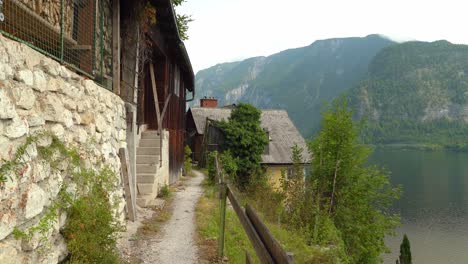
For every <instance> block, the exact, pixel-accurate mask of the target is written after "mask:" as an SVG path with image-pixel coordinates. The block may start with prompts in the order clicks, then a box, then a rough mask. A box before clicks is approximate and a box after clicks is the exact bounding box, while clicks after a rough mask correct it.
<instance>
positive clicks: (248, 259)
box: [245, 251, 252, 264]
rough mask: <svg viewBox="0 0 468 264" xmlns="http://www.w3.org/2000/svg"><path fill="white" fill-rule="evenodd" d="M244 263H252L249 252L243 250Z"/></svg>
mask: <svg viewBox="0 0 468 264" xmlns="http://www.w3.org/2000/svg"><path fill="white" fill-rule="evenodd" d="M245 264H252V259H251V258H250V254H249V252H247V251H245Z"/></svg>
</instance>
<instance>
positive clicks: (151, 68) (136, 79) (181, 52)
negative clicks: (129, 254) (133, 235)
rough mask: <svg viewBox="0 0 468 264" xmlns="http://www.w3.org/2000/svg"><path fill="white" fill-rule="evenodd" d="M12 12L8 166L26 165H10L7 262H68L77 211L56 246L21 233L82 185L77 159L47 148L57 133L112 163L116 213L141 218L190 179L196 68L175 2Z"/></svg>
mask: <svg viewBox="0 0 468 264" xmlns="http://www.w3.org/2000/svg"><path fill="white" fill-rule="evenodd" d="M148 7H151V10H147V9H148ZM156 10H157V12H156ZM0 12H1V13H2V16H3V18H4V19H3V20H2V21H0V168H3V167H2V166H3V165H5V164H10V163H11V161H12V160H14V159H16V158H18V160H20V161H21V162H20V164H21V166H19V167H18V168H15V169H9V170H5V171H7V172H5V171H3V170H1V169H0V173H3V174H1V175H0V179H3V181H0V263H2V264H4V263H58V262H60V261H61V260H63V259H64V258H65V257H66V256H67V254H68V251H67V247H66V243H65V240H64V238H63V236H62V235H61V233H60V230H61V229H62V228H63V226H64V225H65V223H66V221H67V216H66V214H64V213H61V214H59V215H58V216H57V217H56V219H54V221H53V223H55V224H54V225H53V226H52V228H51V229H50V230H49V232H48V233H47V234H46V235H47V241H48V243H45V242H44V241H43V240H41V239H34V238H33V239H31V240H27V241H26V240H24V239H21V238H15V236H14V235H13V231H14V230H15V228H17V229H20V230H21V229H25V228H28V227H30V226H33V225H36V224H37V223H39V221H40V220H41V219H42V218H43V217H44V214H45V212H46V211H47V208H48V207H49V206H51V204H53V203H54V201H55V200H56V199H57V198H58V193H59V191H60V190H61V189H62V188H63V187H64V182H67V185H68V186H74V185H73V183H74V181H75V179H74V178H73V177H72V175H71V174H70V173H69V172H67V166H68V164H67V163H66V162H65V161H64V162H61V163H60V164H59V165H56V164H51V163H50V162H47V161H44V160H43V159H39V158H38V156H39V154H40V153H38V149H39V148H43V147H47V146H50V145H51V144H53V143H52V140H51V137H52V136H54V137H56V138H58V139H59V140H60V141H61V142H63V143H64V145H65V146H67V147H70V148H74V149H76V150H77V151H78V153H79V155H80V158H81V159H82V160H84V161H85V165H86V166H87V167H88V168H94V169H99V168H102V167H103V166H109V167H110V168H111V169H112V170H113V171H114V172H115V173H116V174H117V175H119V179H118V186H117V188H116V189H115V192H114V193H112V194H110V195H111V196H112V197H117V199H118V201H119V206H118V208H117V209H116V212H115V216H116V217H117V218H119V219H121V221H122V222H124V221H125V220H126V219H130V220H133V219H134V218H135V217H137V216H136V210H135V207H136V206H137V204H138V205H139V206H146V205H148V204H151V201H152V200H153V199H155V197H156V196H157V194H158V191H159V189H160V188H162V187H163V186H164V185H166V184H170V183H172V182H175V181H176V180H177V179H178V177H180V175H181V168H182V164H183V143H184V131H185V105H186V101H187V99H186V94H187V93H189V92H191V93H194V87H193V85H194V80H193V79H194V76H193V71H192V68H191V64H190V60H189V58H188V55H187V52H186V50H185V47H184V44H183V42H182V41H181V40H180V37H179V33H178V29H177V25H176V21H175V15H174V10H173V7H172V4H171V1H170V0H162V1H161V0H158V1H146V0H141V1H130V0H127V1H124V0H121V1H117V0H114V1H111V0H105V1H95V0H83V1H68V0H64V1H34V0H31V1H28V0H21V1H15V0H3V1H1V2H0ZM141 13H144V14H147V17H143V18H142V16H141V15H139V14H141ZM152 16H154V17H152ZM192 97H193V95H192ZM40 134H44V135H46V136H43V137H41V139H39V140H37V141H30V138H31V136H34V135H40ZM122 153H126V157H125V156H122V155H121V154H122ZM17 156H19V157H17ZM122 162H124V163H125V166H122V165H123V164H122ZM121 168H128V170H125V171H126V172H125V173H123V171H122V169H121Z"/></svg>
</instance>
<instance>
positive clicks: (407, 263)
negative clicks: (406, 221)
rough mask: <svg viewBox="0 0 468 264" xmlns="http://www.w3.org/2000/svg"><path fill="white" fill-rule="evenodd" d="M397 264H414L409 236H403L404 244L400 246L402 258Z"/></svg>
mask: <svg viewBox="0 0 468 264" xmlns="http://www.w3.org/2000/svg"><path fill="white" fill-rule="evenodd" d="M396 263H397V264H412V263H413V262H412V258H411V248H410V242H409V239H408V236H406V234H405V235H404V236H403V242H401V245H400V258H399V259H397V262H396Z"/></svg>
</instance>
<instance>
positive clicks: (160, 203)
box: [136, 195, 166, 210]
mask: <svg viewBox="0 0 468 264" xmlns="http://www.w3.org/2000/svg"><path fill="white" fill-rule="evenodd" d="M136 202H137V204H138V206H140V207H152V208H154V209H158V210H161V209H163V208H164V206H165V205H166V201H165V200H164V199H160V198H157V197H153V195H138V197H137V199H136Z"/></svg>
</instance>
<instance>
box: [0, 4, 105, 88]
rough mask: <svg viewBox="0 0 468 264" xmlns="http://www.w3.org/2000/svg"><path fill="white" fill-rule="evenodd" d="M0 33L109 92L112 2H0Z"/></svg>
mask: <svg viewBox="0 0 468 264" xmlns="http://www.w3.org/2000/svg"><path fill="white" fill-rule="evenodd" d="M0 33H2V34H4V35H5V36H8V37H10V38H13V39H15V40H17V41H20V42H23V43H25V44H27V45H29V46H31V47H32V48H34V49H36V50H37V51H39V52H42V53H44V54H46V55H47V56H50V57H52V58H53V59H55V60H57V61H60V62H61V63H63V64H66V65H68V66H70V67H72V68H74V69H75V70H76V71H78V72H80V73H82V74H85V75H87V76H89V77H91V78H93V79H95V80H96V81H97V82H98V83H100V84H101V85H102V86H104V87H105V88H108V89H112V3H111V0H0Z"/></svg>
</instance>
